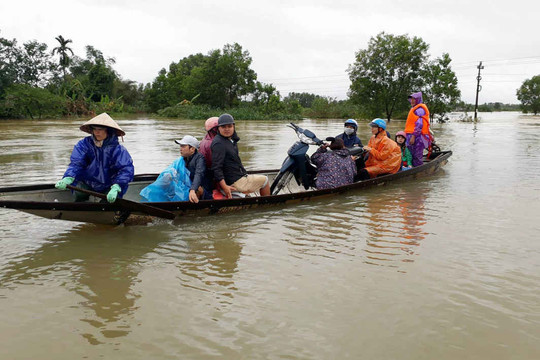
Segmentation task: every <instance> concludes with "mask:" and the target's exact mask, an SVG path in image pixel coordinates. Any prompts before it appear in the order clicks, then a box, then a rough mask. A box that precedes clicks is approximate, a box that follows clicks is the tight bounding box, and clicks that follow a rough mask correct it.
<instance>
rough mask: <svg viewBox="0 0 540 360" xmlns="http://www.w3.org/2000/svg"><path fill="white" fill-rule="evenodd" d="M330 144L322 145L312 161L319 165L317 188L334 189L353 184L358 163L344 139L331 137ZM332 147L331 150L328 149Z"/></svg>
mask: <svg viewBox="0 0 540 360" xmlns="http://www.w3.org/2000/svg"><path fill="white" fill-rule="evenodd" d="M326 140H329V141H331V143H330V144H324V145H322V146H320V147H319V148H318V149H317V151H315V153H314V154H313V155H311V161H312V162H313V164H314V165H315V166H317V180H316V182H315V187H316V188H317V189H332V188H335V187H338V186H343V185H348V184H352V183H353V181H354V176H355V175H356V164H355V163H354V160H353V159H352V157H351V155H350V153H349V150H347V149H346V148H345V145H344V143H343V139H341V138H338V137H336V138H332V137H329V138H327V139H326ZM328 147H330V150H332V151H331V152H328V151H327V148H328Z"/></svg>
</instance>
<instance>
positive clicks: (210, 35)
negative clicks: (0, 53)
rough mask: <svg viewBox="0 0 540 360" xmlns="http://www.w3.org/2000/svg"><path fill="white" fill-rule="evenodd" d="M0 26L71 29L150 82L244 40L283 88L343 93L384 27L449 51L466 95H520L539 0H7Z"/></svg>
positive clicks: (535, 47) (529, 67)
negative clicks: (360, 55) (187, 60)
mask: <svg viewBox="0 0 540 360" xmlns="http://www.w3.org/2000/svg"><path fill="white" fill-rule="evenodd" d="M0 15H1V20H0V36H1V37H4V38H8V39H11V38H16V39H17V40H18V41H19V44H22V43H23V42H25V41H28V40H34V39H35V40H38V41H39V42H44V43H47V44H48V45H49V47H50V49H52V48H53V47H55V46H56V45H57V42H56V40H54V38H55V37H56V36H58V35H62V36H64V38H67V39H71V40H73V44H71V47H72V49H73V50H74V52H75V53H76V54H77V55H78V56H81V57H84V55H85V51H84V46H86V45H93V46H94V47H96V48H97V49H99V50H101V51H103V53H104V54H105V56H107V57H114V58H115V59H116V61H117V62H116V65H115V69H116V70H117V71H118V72H119V73H120V75H122V77H123V78H124V79H130V80H135V81H137V82H141V83H147V82H151V81H152V80H153V79H154V78H155V77H156V76H157V73H158V71H159V70H160V69H161V68H168V66H169V64H170V63H171V62H172V61H175V62H177V61H178V60H180V59H181V58H183V57H185V56H188V55H190V54H195V53H198V52H201V53H204V54H206V53H207V52H208V51H210V50H213V49H221V48H222V47H223V45H225V44H227V43H229V44H232V43H234V42H237V43H239V44H240V45H241V46H242V47H243V49H244V50H248V51H249V53H250V55H251V57H252V58H253V64H252V68H253V70H255V72H256V73H257V75H258V80H259V81H262V82H265V83H272V84H274V85H275V86H276V87H277V88H278V90H279V91H280V93H281V94H282V95H283V96H285V95H287V94H288V93H289V92H293V91H294V92H311V93H316V94H320V95H325V96H332V97H336V98H338V99H344V98H346V96H347V95H346V94H347V90H348V88H349V84H350V81H349V78H348V75H347V73H346V70H347V68H348V66H349V65H350V64H352V63H353V62H354V56H355V52H356V51H358V50H360V49H365V48H367V44H368V41H369V39H370V38H371V37H374V36H375V35H377V34H378V33H380V32H382V31H385V32H386V33H390V34H394V35H403V34H408V35H409V36H411V37H412V36H418V37H421V38H422V39H423V40H424V41H425V42H426V43H427V44H429V45H430V48H429V54H430V58H431V59H434V58H436V57H439V56H441V54H442V53H443V52H447V53H449V54H450V57H451V58H452V60H453V61H452V68H453V70H454V71H455V72H456V75H457V77H458V80H459V87H460V89H461V92H462V99H463V100H465V101H466V102H469V103H474V100H475V93H476V76H477V72H478V69H477V66H478V63H479V61H483V62H484V66H485V68H484V69H483V70H482V81H481V85H482V87H483V89H482V91H481V93H480V100H479V102H480V103H484V102H504V103H518V100H517V98H516V95H515V94H516V89H517V88H519V86H520V85H521V83H522V82H523V81H524V80H525V79H529V78H531V77H532V76H535V75H539V74H540V36H539V35H540V26H539V25H538V21H539V17H540V2H539V1H534V0H527V1H523V0H514V1H499V0H495V1H484V0H482V1H471V0H465V1H461V0H448V1H438V0H432V1H401V0H390V1H384V0H379V1H363V0H350V1H349V0H347V1H339V0H328V1H326V0H306V1H304V0H301V1H295V0H289V1H281V0H274V1H257V0H250V1H247V0H240V1H234V0H229V1H217V0H213V1H204V0H198V1H197V0H195V1H194V0H191V1H183V0H176V1H173V0H149V1H144V0H87V1H80V0H69V1H67V0H66V1H61V0H48V1H43V0H39V1H25V0H19V1H16V0H2V2H1V3H0Z"/></svg>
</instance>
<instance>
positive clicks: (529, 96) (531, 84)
mask: <svg viewBox="0 0 540 360" xmlns="http://www.w3.org/2000/svg"><path fill="white" fill-rule="evenodd" d="M516 95H517V98H518V100H519V101H521V109H522V110H523V112H524V113H529V112H532V113H533V114H534V115H537V114H538V113H539V112H540V75H536V76H533V77H532V78H530V79H527V80H525V81H524V82H523V84H522V85H521V87H520V88H519V89H518V90H517V93H516Z"/></svg>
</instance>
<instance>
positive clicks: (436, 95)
mask: <svg viewBox="0 0 540 360" xmlns="http://www.w3.org/2000/svg"><path fill="white" fill-rule="evenodd" d="M55 39H56V41H57V46H56V47H54V48H53V49H51V50H49V49H48V46H47V45H46V44H45V43H40V42H38V41H36V40H32V41H28V42H25V43H23V44H22V45H19V44H18V42H17V40H16V39H11V40H10V39H6V38H3V37H0V117H2V118H43V117H58V116H86V115H91V114H94V113H99V112H103V111H107V112H112V113H118V112H144V113H157V114H159V115H161V116H167V117H182V118H195V119H204V118H207V117H210V116H213V115H215V114H217V113H219V112H221V111H224V110H226V111H229V112H230V113H231V114H233V116H236V117H238V118H243V119H300V118H302V117H328V118H360V119H362V118H364V119H369V118H373V117H383V118H387V119H388V120H390V119H392V118H396V117H397V118H404V117H405V116H406V113H407V110H408V102H407V95H409V94H410V93H411V92H416V91H422V92H423V94H424V99H425V102H426V103H428V105H429V108H430V110H431V112H432V116H434V117H436V118H443V117H444V115H445V114H446V113H447V112H449V111H451V110H453V109H455V108H457V107H458V106H459V105H460V104H461V101H460V95H461V94H460V91H459V89H458V87H457V78H456V76H455V73H454V72H453V71H452V69H451V61H452V60H451V58H450V55H449V54H447V53H445V54H442V55H441V56H440V57H439V58H436V59H433V60H431V59H430V58H429V55H428V53H427V51H428V49H429V45H428V44H427V43H425V42H424V41H423V40H422V39H421V38H418V37H409V36H407V35H401V36H396V35H392V34H386V33H384V32H383V33H380V34H378V35H376V36H375V37H372V38H371V40H370V41H369V43H368V46H367V48H366V49H361V50H359V51H358V52H357V53H356V56H355V59H354V63H353V64H351V65H350V66H349V68H348V69H347V70H346V71H347V73H348V74H349V78H350V81H351V84H350V89H349V92H348V99H347V100H337V99H335V98H332V97H327V96H320V95H316V94H311V93H294V92H293V93H289V94H288V95H287V96H284V97H283V96H282V95H281V94H280V92H279V91H278V90H277V88H276V87H275V86H274V85H273V84H266V83H262V82H260V81H258V80H257V74H256V72H255V71H254V70H253V69H252V67H251V65H252V58H251V56H250V54H249V51H247V50H244V49H243V48H242V46H241V45H239V44H237V43H233V44H226V45H224V46H223V48H222V49H214V50H211V51H209V52H208V53H207V54H202V53H197V54H192V55H189V56H187V57H184V58H182V59H180V60H179V61H178V62H174V61H173V62H171V63H170V65H169V66H168V68H163V69H161V70H160V71H159V72H158V74H157V76H156V78H155V79H154V80H153V81H152V82H151V83H148V84H139V83H137V82H135V81H132V80H127V79H123V78H122V77H121V75H120V74H118V73H117V72H116V70H114V65H115V62H116V61H115V59H114V58H113V57H108V56H106V55H105V54H103V52H101V51H100V50H98V49H96V48H95V47H93V46H91V45H87V46H86V47H85V52H86V54H85V56H84V57H80V56H78V55H77V54H75V53H74V52H73V50H72V49H71V47H70V46H71V44H72V43H73V42H72V40H71V39H67V38H64V37H63V36H61V35H59V36H58V37H56V38H55ZM522 93H523V95H520V93H518V97H520V96H523V97H525V96H526V95H527V94H528V93H527V94H526V93H525V92H522ZM529 97H530V96H529Z"/></svg>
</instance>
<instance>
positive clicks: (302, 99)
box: [284, 92, 321, 108]
mask: <svg viewBox="0 0 540 360" xmlns="http://www.w3.org/2000/svg"><path fill="white" fill-rule="evenodd" d="M319 97H321V96H320V95H315V94H310V93H307V92H303V93H295V92H292V93H289V95H287V96H286V97H285V99H284V101H289V100H298V102H299V103H300V105H302V106H303V107H305V108H310V107H311V105H312V104H313V101H314V100H315V99H317V98H319Z"/></svg>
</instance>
